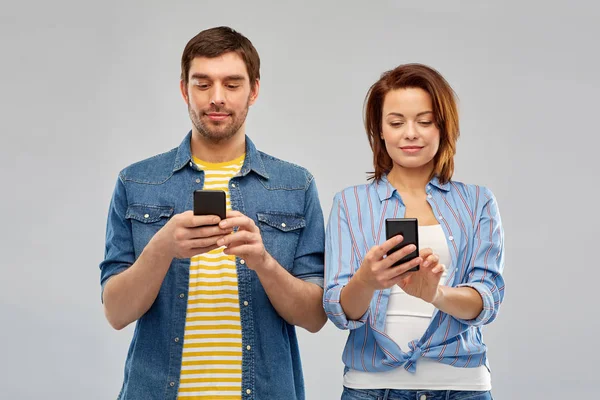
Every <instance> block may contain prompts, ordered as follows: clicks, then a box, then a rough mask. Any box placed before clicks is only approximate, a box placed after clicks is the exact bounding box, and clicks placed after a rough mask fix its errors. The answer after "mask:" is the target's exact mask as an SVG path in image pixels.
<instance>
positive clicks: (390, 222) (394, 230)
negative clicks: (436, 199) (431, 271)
mask: <svg viewBox="0 0 600 400" xmlns="http://www.w3.org/2000/svg"><path fill="white" fill-rule="evenodd" d="M397 235H402V237H404V240H402V242H401V243H399V244H398V245H396V246H395V247H394V248H392V249H391V250H390V251H389V252H388V253H387V255H388V256H389V255H390V254H392V253H394V252H396V251H398V250H400V249H401V248H403V247H404V246H407V245H409V244H414V245H415V246H417V249H416V250H415V251H413V252H412V253H410V254H409V255H407V256H405V257H404V258H401V259H400V260H398V261H397V262H396V263H395V264H394V265H393V266H397V265H400V264H403V263H405V262H407V261H410V260H412V259H414V258H417V257H418V256H419V223H418V221H417V219H416V218H388V219H386V220H385V236H386V238H387V239H391V238H393V237H394V236H397ZM418 270H419V266H418V265H417V266H416V267H414V268H411V269H409V270H408V272H410V271H418Z"/></svg>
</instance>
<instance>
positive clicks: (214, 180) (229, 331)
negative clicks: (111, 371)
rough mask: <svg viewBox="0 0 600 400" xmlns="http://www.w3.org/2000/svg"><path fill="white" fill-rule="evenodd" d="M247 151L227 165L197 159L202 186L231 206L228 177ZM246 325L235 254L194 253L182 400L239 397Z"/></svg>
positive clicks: (183, 366) (234, 173)
mask: <svg viewBox="0 0 600 400" xmlns="http://www.w3.org/2000/svg"><path fill="white" fill-rule="evenodd" d="M244 157H245V155H242V156H241V157H239V158H236V159H235V160H232V161H228V162H224V163H218V164H217V163H208V162H205V161H201V160H199V159H197V158H195V157H194V162H195V163H196V165H197V166H198V167H199V168H200V169H201V170H203V171H204V174H205V175H204V189H211V190H223V191H224V192H225V193H226V198H227V210H231V201H230V196H229V180H230V179H231V178H232V177H233V176H234V175H236V174H237V173H238V172H239V171H240V169H241V168H242V165H243V163H244ZM241 392H242V327H241V325H240V307H239V295H238V283H237V271H236V267H235V256H227V255H225V254H224V253H223V248H222V247H221V248H218V249H215V250H212V251H210V252H209V253H205V254H200V255H197V256H194V257H192V259H191V262H190V280H189V295H188V305H187V316H186V321H185V336H184V343H183V359H182V363H181V379H180V384H179V393H178V398H179V399H185V400H191V399H241Z"/></svg>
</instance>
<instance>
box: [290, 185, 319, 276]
mask: <svg viewBox="0 0 600 400" xmlns="http://www.w3.org/2000/svg"><path fill="white" fill-rule="evenodd" d="M304 204H305V205H304V218H305V220H306V226H305V228H304V229H303V230H302V231H301V232H300V236H299V238H298V245H297V247H296V254H295V257H294V266H293V268H292V275H294V276H295V277H296V278H298V279H302V280H303V281H305V282H310V283H314V284H316V285H318V286H319V287H321V288H322V287H323V274H324V271H323V268H324V267H323V257H324V255H323V252H324V246H325V227H324V221H323V211H322V209H321V203H320V202H319V195H318V192H317V186H316V184H315V180H314V178H311V181H310V184H309V186H308V189H307V191H306V200H305V203H304Z"/></svg>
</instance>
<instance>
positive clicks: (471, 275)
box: [457, 188, 504, 326]
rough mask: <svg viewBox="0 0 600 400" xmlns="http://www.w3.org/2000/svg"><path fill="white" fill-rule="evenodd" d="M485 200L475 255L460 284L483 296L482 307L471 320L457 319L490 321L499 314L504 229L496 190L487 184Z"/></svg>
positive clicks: (502, 294) (502, 280)
mask: <svg viewBox="0 0 600 400" xmlns="http://www.w3.org/2000/svg"><path fill="white" fill-rule="evenodd" d="M481 195H482V197H483V199H484V203H483V207H482V209H481V211H480V212H479V220H478V223H477V225H476V228H475V240H474V241H473V243H474V246H473V256H472V258H471V262H470V263H469V267H468V268H467V271H466V274H465V277H464V278H463V282H462V283H461V284H459V285H458V287H471V288H473V289H475V290H476V291H477V292H478V293H479V294H480V296H481V298H482V299H483V310H482V311H481V313H479V315H478V316H477V317H476V318H474V319H472V320H463V319H458V318H457V319H458V321H460V322H462V323H465V324H467V325H473V326H481V325H485V324H489V323H490V322H492V321H493V320H494V319H496V316H497V315H498V310H499V308H500V305H501V304H502V301H503V299H504V278H503V276H502V273H503V270H504V231H503V229H502V222H501V219H500V212H499V210H498V204H497V202H496V198H495V196H494V194H493V193H492V192H491V191H490V190H489V189H486V188H483V189H482V193H481Z"/></svg>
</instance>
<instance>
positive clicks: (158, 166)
mask: <svg viewBox="0 0 600 400" xmlns="http://www.w3.org/2000/svg"><path fill="white" fill-rule="evenodd" d="M176 156H177V148H173V149H171V150H169V151H166V152H164V153H160V154H156V155H153V156H151V157H148V158H145V159H143V160H140V161H137V162H135V163H133V164H130V165H128V166H127V167H125V168H123V169H122V170H121V172H120V173H119V177H120V178H121V179H122V180H123V181H125V182H127V181H133V182H138V183H161V182H164V181H166V180H167V179H169V177H170V176H171V175H173V165H174V162H175V157H176Z"/></svg>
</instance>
